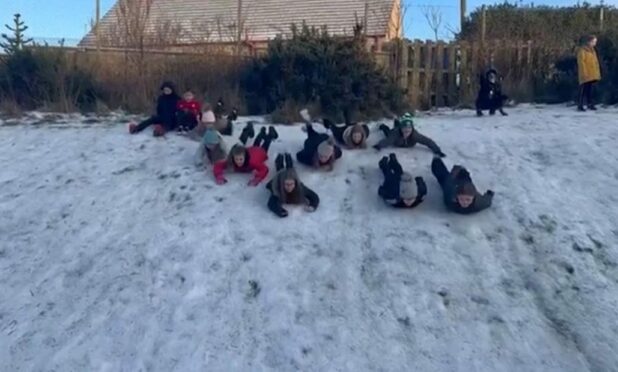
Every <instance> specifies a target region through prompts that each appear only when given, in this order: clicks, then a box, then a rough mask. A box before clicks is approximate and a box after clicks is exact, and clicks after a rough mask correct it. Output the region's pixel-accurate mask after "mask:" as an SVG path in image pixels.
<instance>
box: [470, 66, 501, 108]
mask: <svg viewBox="0 0 618 372" xmlns="http://www.w3.org/2000/svg"><path fill="white" fill-rule="evenodd" d="M507 99H508V97H507V96H505V95H504V94H502V84H500V81H499V80H498V71H496V70H495V69H493V68H492V69H489V70H488V71H487V72H486V73H485V74H484V75H481V88H480V89H479V94H478V96H477V98H476V114H477V115H478V116H483V110H489V115H494V114H495V113H496V111H498V112H500V114H502V115H503V116H507V113H506V112H504V109H503V108H502V106H503V105H504V102H505V101H506V100H507Z"/></svg>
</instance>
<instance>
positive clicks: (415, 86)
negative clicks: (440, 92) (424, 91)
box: [408, 41, 421, 109]
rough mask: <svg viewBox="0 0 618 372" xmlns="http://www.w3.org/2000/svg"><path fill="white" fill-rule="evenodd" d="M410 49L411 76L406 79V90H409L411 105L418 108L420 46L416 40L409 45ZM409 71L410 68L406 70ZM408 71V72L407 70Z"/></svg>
mask: <svg viewBox="0 0 618 372" xmlns="http://www.w3.org/2000/svg"><path fill="white" fill-rule="evenodd" d="M410 48H411V49H412V59H411V61H412V66H410V67H412V71H411V75H412V76H411V78H410V79H408V92H411V94H412V95H411V101H412V107H413V108H415V109H418V108H419V82H420V64H421V46H420V43H419V42H418V41H415V42H414V44H411V45H410ZM408 71H410V70H408ZM408 73H410V72H408Z"/></svg>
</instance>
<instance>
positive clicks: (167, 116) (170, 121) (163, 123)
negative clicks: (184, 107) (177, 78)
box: [129, 82, 180, 136]
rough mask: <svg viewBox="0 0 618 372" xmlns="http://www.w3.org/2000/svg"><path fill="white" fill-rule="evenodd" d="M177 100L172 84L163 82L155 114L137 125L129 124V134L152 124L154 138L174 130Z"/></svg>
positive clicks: (178, 98)
mask: <svg viewBox="0 0 618 372" xmlns="http://www.w3.org/2000/svg"><path fill="white" fill-rule="evenodd" d="M179 100H180V97H178V95H177V94H176V91H175V88H174V84H173V83H171V82H164V83H163V84H161V95H160V96H159V98H158V99H157V113H156V114H155V115H153V116H151V117H150V118H148V119H146V120H144V121H142V122H141V123H139V124H129V133H131V134H135V133H139V132H141V131H142V130H144V129H146V128H148V127H149V126H151V125H153V124H154V125H155V127H154V135H155V136H162V135H164V134H165V132H169V131H173V130H174V129H176V106H177V105H178V101H179Z"/></svg>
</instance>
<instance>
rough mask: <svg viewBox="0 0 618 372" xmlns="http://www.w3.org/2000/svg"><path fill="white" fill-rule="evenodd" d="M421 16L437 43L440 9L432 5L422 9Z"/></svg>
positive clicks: (440, 22)
mask: <svg viewBox="0 0 618 372" xmlns="http://www.w3.org/2000/svg"><path fill="white" fill-rule="evenodd" d="M423 16H424V17H425V19H426V20H427V24H428V25H429V28H431V31H433V34H434V38H435V40H436V41H438V40H439V39H440V37H439V34H440V29H441V28H442V9H440V7H438V6H434V5H429V6H426V7H423Z"/></svg>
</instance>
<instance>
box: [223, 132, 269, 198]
mask: <svg viewBox="0 0 618 372" xmlns="http://www.w3.org/2000/svg"><path fill="white" fill-rule="evenodd" d="M254 135H255V132H254V129H253V124H251V123H248V124H247V126H246V127H245V128H244V129H243V131H242V133H241V135H240V142H241V143H242V145H241V144H238V145H235V146H234V147H232V150H231V151H230V154H229V155H228V157H227V159H226V160H220V161H218V162H217V163H216V164H215V166H214V168H213V173H214V176H215V180H216V182H217V184H218V185H222V184H224V183H226V182H227V180H226V179H225V177H224V174H225V170H226V169H227V168H228V167H231V168H232V169H233V170H234V172H240V173H250V172H254V178H253V179H251V181H249V186H257V185H258V184H259V183H260V182H262V181H263V180H264V179H265V178H266V176H267V175H268V166H266V160H268V149H269V148H270V144H271V143H272V141H274V140H275V139H277V138H278V137H279V135H278V134H277V131H276V130H275V128H274V127H273V126H271V127H270V128H268V132H266V127H262V129H261V130H260V133H259V134H258V136H257V137H256V138H255V141H254V143H253V146H251V147H245V145H246V143H247V140H248V139H249V138H252V137H253V136H254Z"/></svg>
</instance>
